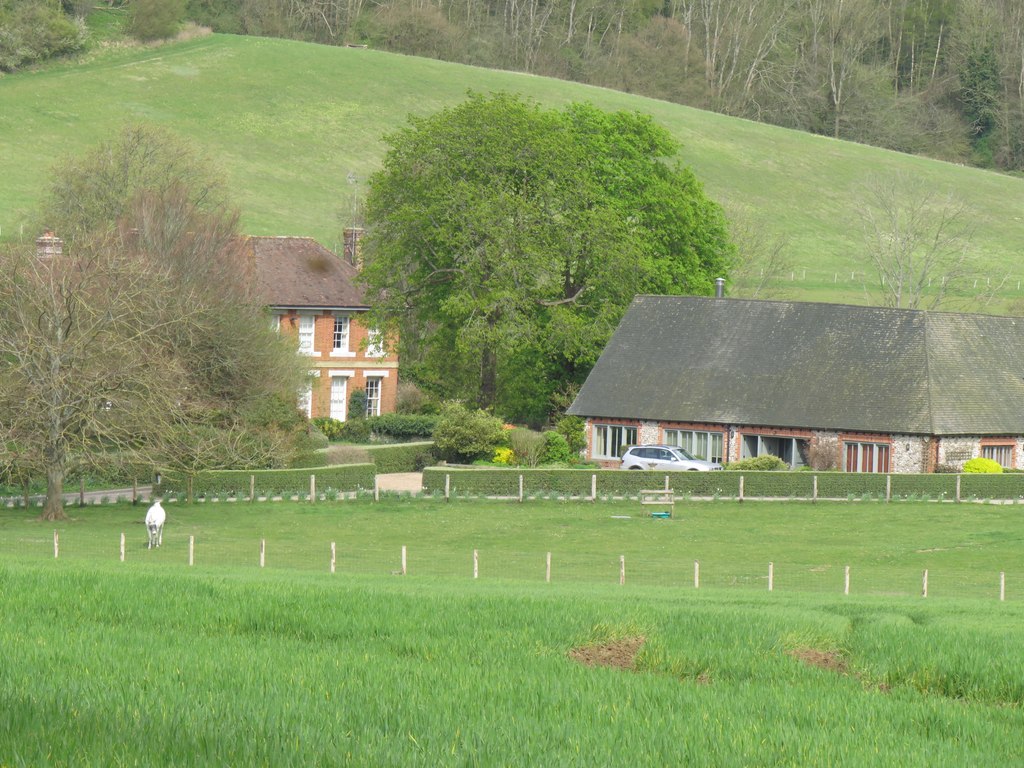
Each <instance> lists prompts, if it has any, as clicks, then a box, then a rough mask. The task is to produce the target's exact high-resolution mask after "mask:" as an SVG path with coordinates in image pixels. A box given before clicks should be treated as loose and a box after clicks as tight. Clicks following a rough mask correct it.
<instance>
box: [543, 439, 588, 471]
mask: <svg viewBox="0 0 1024 768" xmlns="http://www.w3.org/2000/svg"><path fill="white" fill-rule="evenodd" d="M579 458H580V455H579V453H578V452H577V453H575V454H573V452H572V450H571V449H570V448H569V443H568V442H567V441H566V439H565V436H564V435H562V434H561V433H560V432H545V433H544V453H543V454H542V455H541V457H540V461H541V464H575V463H576V462H577V461H579Z"/></svg>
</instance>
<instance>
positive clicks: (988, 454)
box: [981, 443, 1013, 469]
mask: <svg viewBox="0 0 1024 768" xmlns="http://www.w3.org/2000/svg"><path fill="white" fill-rule="evenodd" d="M981 457H982V458H983V459H992V460H993V461H997V462H999V466H1001V467H1003V468H1005V469H1013V444H1012V443H1006V444H1004V445H983V446H981Z"/></svg>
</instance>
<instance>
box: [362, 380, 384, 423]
mask: <svg viewBox="0 0 1024 768" xmlns="http://www.w3.org/2000/svg"><path fill="white" fill-rule="evenodd" d="M382 381H383V379H382V378H381V377H380V376H367V377H366V415H367V416H380V385H381V382H382Z"/></svg>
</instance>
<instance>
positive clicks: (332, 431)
mask: <svg viewBox="0 0 1024 768" xmlns="http://www.w3.org/2000/svg"><path fill="white" fill-rule="evenodd" d="M313 423H314V424H315V425H316V428H317V429H319V430H320V431H321V432H323V433H324V435H325V436H326V437H327V439H328V440H340V439H341V430H342V428H343V427H344V426H345V422H343V421H340V420H339V419H332V418H330V417H329V416H320V417H317V418H315V419H313Z"/></svg>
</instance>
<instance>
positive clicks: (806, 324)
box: [569, 296, 1024, 436]
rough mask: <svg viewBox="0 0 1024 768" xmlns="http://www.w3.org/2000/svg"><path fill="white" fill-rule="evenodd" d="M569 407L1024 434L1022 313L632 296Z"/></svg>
mask: <svg viewBox="0 0 1024 768" xmlns="http://www.w3.org/2000/svg"><path fill="white" fill-rule="evenodd" d="M569 412H570V413H573V414H576V415H579V416H590V417H604V418H631V419H644V420H652V421H653V420H656V421H682V422H703V423H715V424H733V425H738V426H743V425H747V426H754V425H758V426H775V427H793V428H795V427H799V428H808V429H823V430H840V431H851V432H878V433H887V434H923V435H939V436H943V435H946V436H948V435H1024V318H1013V317H992V316H987V315H968V314H957V313H951V312H924V311H916V310H905V309H888V308H884V307H858V306H849V305H840V304H813V303H800V302H784V301H748V300H741V299H711V298H702V297H692V296H638V297H636V299H634V301H633V303H632V304H631V305H630V307H629V310H628V311H627V312H626V315H625V316H624V317H623V319H622V322H621V323H620V324H619V327H618V329H617V330H616V331H615V333H614V334H613V336H612V338H611V340H610V341H609V342H608V345H607V347H606V348H605V350H604V352H603V354H602V355H601V357H600V359H599V360H598V361H597V364H596V365H595V366H594V369H593V371H591V373H590V376H589V377H588V378H587V380H586V382H585V383H584V385H583V387H582V389H581V390H580V393H579V396H578V397H577V398H576V401H575V402H574V403H573V405H572V407H571V408H570V409H569Z"/></svg>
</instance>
